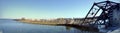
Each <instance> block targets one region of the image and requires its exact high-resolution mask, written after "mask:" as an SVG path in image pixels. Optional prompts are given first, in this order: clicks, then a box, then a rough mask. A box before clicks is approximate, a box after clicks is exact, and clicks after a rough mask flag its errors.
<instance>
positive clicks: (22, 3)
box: [0, 0, 118, 19]
mask: <svg viewBox="0 0 120 33" xmlns="http://www.w3.org/2000/svg"><path fill="white" fill-rule="evenodd" d="M100 1H104V0H0V18H21V17H25V18H37V19H49V18H82V17H85V16H86V14H87V12H88V10H89V9H90V8H91V6H92V4H93V3H94V2H100ZM111 1H114V2H118V0H111Z"/></svg>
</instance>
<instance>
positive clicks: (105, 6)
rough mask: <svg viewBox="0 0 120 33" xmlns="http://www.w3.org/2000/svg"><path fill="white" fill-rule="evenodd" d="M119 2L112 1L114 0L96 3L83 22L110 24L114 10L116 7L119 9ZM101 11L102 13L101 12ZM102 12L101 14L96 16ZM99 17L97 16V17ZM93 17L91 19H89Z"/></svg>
mask: <svg viewBox="0 0 120 33" xmlns="http://www.w3.org/2000/svg"><path fill="white" fill-rule="evenodd" d="M119 5H120V4H119V3H116V2H112V1H103V2H98V3H94V4H93V6H92V7H91V9H90V10H89V12H88V13H87V15H86V17H85V19H84V20H83V22H82V25H84V24H93V25H96V24H97V25H99V24H100V25H110V22H113V21H112V16H113V15H112V14H113V13H112V12H113V10H114V9H119V7H120V6H119ZM100 11H101V13H99V12H100ZM97 14H100V15H99V16H96V15H97ZM95 17H97V18H95ZM87 18H91V19H87ZM88 20H95V21H88Z"/></svg>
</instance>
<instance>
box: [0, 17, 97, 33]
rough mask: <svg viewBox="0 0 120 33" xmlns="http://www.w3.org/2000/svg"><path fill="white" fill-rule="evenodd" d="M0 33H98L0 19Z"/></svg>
mask: <svg viewBox="0 0 120 33" xmlns="http://www.w3.org/2000/svg"><path fill="white" fill-rule="evenodd" d="M0 33H98V32H94V31H90V30H88V31H87V30H85V29H81V30H80V29H76V28H74V27H67V26H50V25H37V24H27V23H21V22H18V21H14V20H10V19H0Z"/></svg>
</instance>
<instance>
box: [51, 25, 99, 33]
mask: <svg viewBox="0 0 120 33" xmlns="http://www.w3.org/2000/svg"><path fill="white" fill-rule="evenodd" d="M51 26H65V27H66V29H67V30H70V29H71V28H76V29H78V30H81V31H89V32H98V33H99V30H98V29H97V28H93V27H85V26H79V25H72V24H58V25H51Z"/></svg>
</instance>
